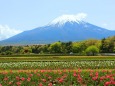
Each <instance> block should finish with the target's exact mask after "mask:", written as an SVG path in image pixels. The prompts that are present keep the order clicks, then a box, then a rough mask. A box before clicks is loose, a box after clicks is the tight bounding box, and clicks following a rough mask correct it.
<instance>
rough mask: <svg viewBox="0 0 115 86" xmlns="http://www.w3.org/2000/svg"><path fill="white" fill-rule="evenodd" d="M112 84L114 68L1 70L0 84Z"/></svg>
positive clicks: (81, 85) (12, 85)
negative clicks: (99, 69)
mask: <svg viewBox="0 0 115 86" xmlns="http://www.w3.org/2000/svg"><path fill="white" fill-rule="evenodd" d="M27 85H28V86H114V85H115V70H109V71H106V70H102V71H98V72H97V71H93V70H87V71H82V70H81V69H78V70H77V71H69V70H63V71H61V70H57V71H52V70H48V71H46V70H39V71H38V70H35V71H33V72H22V71H18V72H12V71H10V72H1V73H0V86H27Z"/></svg>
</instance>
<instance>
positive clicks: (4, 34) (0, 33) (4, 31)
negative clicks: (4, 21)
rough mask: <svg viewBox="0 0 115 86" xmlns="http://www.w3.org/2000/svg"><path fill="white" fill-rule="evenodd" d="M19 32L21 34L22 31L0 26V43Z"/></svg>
mask: <svg viewBox="0 0 115 86" xmlns="http://www.w3.org/2000/svg"><path fill="white" fill-rule="evenodd" d="M20 32H22V31H21V30H16V29H13V28H10V27H9V26H7V25H0V41H1V40H4V39H7V38H9V37H11V36H14V35H16V34H18V33H20Z"/></svg>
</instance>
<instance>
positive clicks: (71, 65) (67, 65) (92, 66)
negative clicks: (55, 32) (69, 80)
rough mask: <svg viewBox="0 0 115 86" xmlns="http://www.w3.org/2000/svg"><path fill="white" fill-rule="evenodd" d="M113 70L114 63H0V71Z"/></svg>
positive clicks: (112, 61)
mask: <svg viewBox="0 0 115 86" xmlns="http://www.w3.org/2000/svg"><path fill="white" fill-rule="evenodd" d="M78 68H81V69H114V68H115V61H114V60H111V61H103V60H102V61H100V60H99V61H91V60H88V61H87V60H86V61H45V62H44V61H40V62H5V63H3V62H1V63H0V69H3V70H4V69H13V70H15V69H48V70H50V69H52V70H55V69H78Z"/></svg>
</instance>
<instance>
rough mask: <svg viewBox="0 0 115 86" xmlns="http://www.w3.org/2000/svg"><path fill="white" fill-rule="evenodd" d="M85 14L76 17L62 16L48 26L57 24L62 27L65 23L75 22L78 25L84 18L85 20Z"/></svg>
mask: <svg viewBox="0 0 115 86" xmlns="http://www.w3.org/2000/svg"><path fill="white" fill-rule="evenodd" d="M86 16H87V14H85V13H79V14H77V15H62V16H60V17H58V18H56V19H54V20H53V21H52V22H51V23H50V24H59V25H63V24H65V23H66V22H77V23H80V22H82V20H83V19H84V18H86Z"/></svg>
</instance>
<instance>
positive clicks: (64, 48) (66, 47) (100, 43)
mask: <svg viewBox="0 0 115 86" xmlns="http://www.w3.org/2000/svg"><path fill="white" fill-rule="evenodd" d="M90 46H95V47H97V48H98V49H99V53H115V36H113V37H109V38H106V39H105V38H104V39H102V40H95V39H89V40H85V41H79V42H71V41H70V42H60V41H59V42H55V43H52V44H46V45H26V46H0V55H12V54H13V55H20V54H29V55H30V54H70V53H72V55H85V54H87V55H88V53H85V51H86V49H87V48H88V47H90ZM91 55H92V54H91ZM93 55H95V54H94V53H93Z"/></svg>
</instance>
